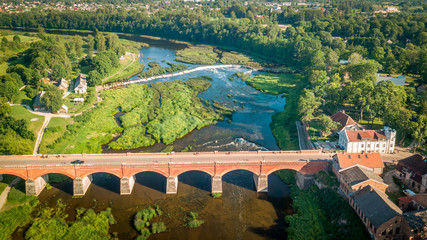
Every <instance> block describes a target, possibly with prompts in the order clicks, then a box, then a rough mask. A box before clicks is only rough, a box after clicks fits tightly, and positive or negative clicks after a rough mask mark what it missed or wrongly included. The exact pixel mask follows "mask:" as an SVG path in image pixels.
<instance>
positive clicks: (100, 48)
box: [95, 32, 105, 52]
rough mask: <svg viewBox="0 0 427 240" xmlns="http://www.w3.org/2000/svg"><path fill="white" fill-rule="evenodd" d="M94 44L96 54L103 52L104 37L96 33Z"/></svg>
mask: <svg viewBox="0 0 427 240" xmlns="http://www.w3.org/2000/svg"><path fill="white" fill-rule="evenodd" d="M95 44H96V50H97V51H98V52H101V51H104V50H105V37H104V34H103V33H101V32H97V33H96V34H95Z"/></svg>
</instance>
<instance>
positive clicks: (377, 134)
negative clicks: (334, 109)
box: [345, 130, 386, 142]
mask: <svg viewBox="0 0 427 240" xmlns="http://www.w3.org/2000/svg"><path fill="white" fill-rule="evenodd" d="M345 133H346V134H347V136H348V140H349V141H350V142H360V141H362V140H363V141H365V140H367V141H379V140H385V138H386V136H385V135H384V131H380V130H345Z"/></svg>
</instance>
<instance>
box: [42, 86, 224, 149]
mask: <svg viewBox="0 0 427 240" xmlns="http://www.w3.org/2000/svg"><path fill="white" fill-rule="evenodd" d="M206 81H207V80H206ZM101 97H102V98H103V101H102V102H101V103H100V104H99V105H97V106H96V107H95V108H93V109H91V110H89V111H87V112H85V113H83V114H82V115H80V116H77V117H74V123H73V124H72V125H68V126H67V130H66V131H65V130H64V128H63V127H65V125H66V124H67V123H66V122H61V123H57V124H58V125H57V126H59V127H56V128H55V127H53V125H52V129H54V128H55V129H56V130H54V131H56V132H52V133H48V135H47V137H46V140H43V142H42V149H43V152H44V153H55V154H56V153H82V152H85V153H100V152H101V151H102V149H101V145H103V144H107V143H108V142H109V141H110V140H112V138H113V134H115V133H120V132H123V134H122V135H121V136H120V137H119V138H118V139H117V140H116V141H114V142H112V143H110V147H111V148H114V149H130V148H137V147H142V146H149V145H152V144H154V143H155V141H157V142H163V143H165V144H169V143H171V142H173V141H174V140H175V139H176V138H180V137H182V136H184V135H186V134H188V133H189V132H191V131H192V130H193V129H195V128H197V129H200V128H202V127H204V126H207V125H210V124H213V123H215V122H216V120H218V119H219V118H220V115H219V114H217V113H215V112H214V111H213V109H211V108H207V107H205V106H204V105H203V104H202V103H201V101H200V99H199V98H197V92H196V91H195V90H193V89H192V88H191V87H189V86H187V85H186V84H184V83H183V82H181V81H174V82H167V83H156V84H153V85H152V87H151V88H148V86H147V85H131V86H129V87H128V88H123V89H117V90H107V91H104V92H103V93H102V95H101ZM160 102H161V103H162V104H161V105H160ZM118 107H120V108H121V111H122V112H125V113H126V114H125V115H123V116H121V117H120V121H121V125H122V126H123V128H122V127H119V125H118V124H117V123H116V121H115V119H114V116H113V115H114V114H115V113H117V112H118ZM58 121H61V120H58ZM145 123H147V124H146V126H143V125H142V124H145ZM50 127H51V126H50V125H49V128H50ZM48 132H50V130H48ZM52 143H53V144H52ZM49 144H50V145H49Z"/></svg>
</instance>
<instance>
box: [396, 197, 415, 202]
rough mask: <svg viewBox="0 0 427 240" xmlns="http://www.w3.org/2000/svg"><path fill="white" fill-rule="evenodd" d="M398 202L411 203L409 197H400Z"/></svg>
mask: <svg viewBox="0 0 427 240" xmlns="http://www.w3.org/2000/svg"><path fill="white" fill-rule="evenodd" d="M399 202H405V203H410V202H412V198H411V197H410V196H404V197H400V198H399Z"/></svg>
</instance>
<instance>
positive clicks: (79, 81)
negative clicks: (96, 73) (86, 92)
mask: <svg viewBox="0 0 427 240" xmlns="http://www.w3.org/2000/svg"><path fill="white" fill-rule="evenodd" d="M79 85H81V86H83V87H87V82H86V76H85V75H84V74H80V75H79V77H77V79H76V84H74V88H77V87H78V86H79Z"/></svg>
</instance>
